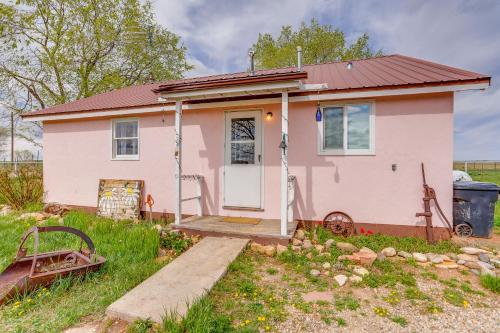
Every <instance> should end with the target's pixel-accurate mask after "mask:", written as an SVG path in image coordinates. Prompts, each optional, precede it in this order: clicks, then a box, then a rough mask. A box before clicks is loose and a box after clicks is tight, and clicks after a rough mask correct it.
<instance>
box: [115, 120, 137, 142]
mask: <svg viewBox="0 0 500 333" xmlns="http://www.w3.org/2000/svg"><path fill="white" fill-rule="evenodd" d="M137 127H138V122H137V120H131V121H119V122H116V123H115V138H136V137H137Z"/></svg>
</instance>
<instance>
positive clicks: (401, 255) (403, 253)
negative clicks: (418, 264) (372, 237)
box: [398, 251, 411, 259]
mask: <svg viewBox="0 0 500 333" xmlns="http://www.w3.org/2000/svg"><path fill="white" fill-rule="evenodd" d="M398 256H400V257H403V258H405V259H409V258H411V254H410V253H408V252H405V251H399V252H398Z"/></svg>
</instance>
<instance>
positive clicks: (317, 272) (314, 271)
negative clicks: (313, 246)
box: [309, 269, 321, 276]
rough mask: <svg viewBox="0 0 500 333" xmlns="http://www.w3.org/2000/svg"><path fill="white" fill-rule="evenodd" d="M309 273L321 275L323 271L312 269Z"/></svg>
mask: <svg viewBox="0 0 500 333" xmlns="http://www.w3.org/2000/svg"><path fill="white" fill-rule="evenodd" d="M309 274H311V276H319V275H320V274H321V272H320V271H318V270H317V269H311V270H310V271H309Z"/></svg>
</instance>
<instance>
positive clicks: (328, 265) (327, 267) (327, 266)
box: [321, 262, 332, 269]
mask: <svg viewBox="0 0 500 333" xmlns="http://www.w3.org/2000/svg"><path fill="white" fill-rule="evenodd" d="M321 266H322V267H323V268H324V269H330V268H332V265H331V264H330V263H329V262H325V263H324V264H323V265H321Z"/></svg>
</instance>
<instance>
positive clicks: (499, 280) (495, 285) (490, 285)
mask: <svg viewBox="0 0 500 333" xmlns="http://www.w3.org/2000/svg"><path fill="white" fill-rule="evenodd" d="M481 285H482V286H483V287H484V288H486V289H489V290H491V291H493V292H494V293H497V294H500V277H498V276H491V275H482V276H481Z"/></svg>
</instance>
